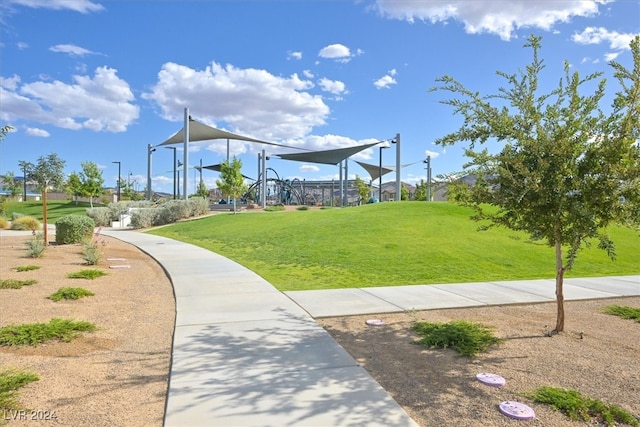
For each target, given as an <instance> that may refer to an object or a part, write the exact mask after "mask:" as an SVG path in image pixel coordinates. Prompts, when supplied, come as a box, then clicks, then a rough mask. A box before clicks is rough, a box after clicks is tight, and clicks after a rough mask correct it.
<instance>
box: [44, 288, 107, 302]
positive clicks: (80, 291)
mask: <svg viewBox="0 0 640 427" xmlns="http://www.w3.org/2000/svg"><path fill="white" fill-rule="evenodd" d="M94 295H95V294H94V293H93V292H91V291H88V290H86V289H84V288H60V289H58V290H57V291H56V292H55V293H54V294H51V295H49V296H48V297H47V298H48V299H50V300H52V301H56V302H58V301H62V300H63V299H64V300H76V299H80V298H82V297H92V296H94Z"/></svg>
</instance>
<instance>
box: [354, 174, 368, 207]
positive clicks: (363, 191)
mask: <svg viewBox="0 0 640 427" xmlns="http://www.w3.org/2000/svg"><path fill="white" fill-rule="evenodd" d="M356 190H357V191H358V196H360V202H362V200H368V199H369V193H370V191H371V189H370V188H369V186H368V185H367V183H366V182H364V180H363V179H362V178H360V177H359V176H358V175H356Z"/></svg>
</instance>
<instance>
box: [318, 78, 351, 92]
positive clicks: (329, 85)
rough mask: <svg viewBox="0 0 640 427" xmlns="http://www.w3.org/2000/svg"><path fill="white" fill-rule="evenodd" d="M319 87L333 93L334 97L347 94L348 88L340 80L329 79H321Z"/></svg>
mask: <svg viewBox="0 0 640 427" xmlns="http://www.w3.org/2000/svg"><path fill="white" fill-rule="evenodd" d="M318 85H320V87H321V88H322V90H323V91H325V92H330V93H333V94H334V95H340V94H346V93H348V92H346V86H345V84H344V83H343V82H341V81H339V80H329V79H327V78H324V77H323V78H321V79H320V80H319V81H318Z"/></svg>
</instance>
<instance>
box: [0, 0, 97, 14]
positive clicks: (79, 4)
mask: <svg viewBox="0 0 640 427" xmlns="http://www.w3.org/2000/svg"><path fill="white" fill-rule="evenodd" d="M8 4H16V5H20V6H27V7H31V8H34V9H38V8H43V9H52V10H65V9H68V10H73V11H75V12H80V13H90V12H100V11H102V10H105V8H104V7H103V6H102V5H101V4H99V3H94V2H92V1H90V0H8Z"/></svg>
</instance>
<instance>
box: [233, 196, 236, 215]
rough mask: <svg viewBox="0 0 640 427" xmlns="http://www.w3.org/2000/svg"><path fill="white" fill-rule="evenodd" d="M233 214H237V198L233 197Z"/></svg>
mask: <svg viewBox="0 0 640 427" xmlns="http://www.w3.org/2000/svg"><path fill="white" fill-rule="evenodd" d="M233 214H234V215H235V214H236V198H235V197H234V198H233Z"/></svg>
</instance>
